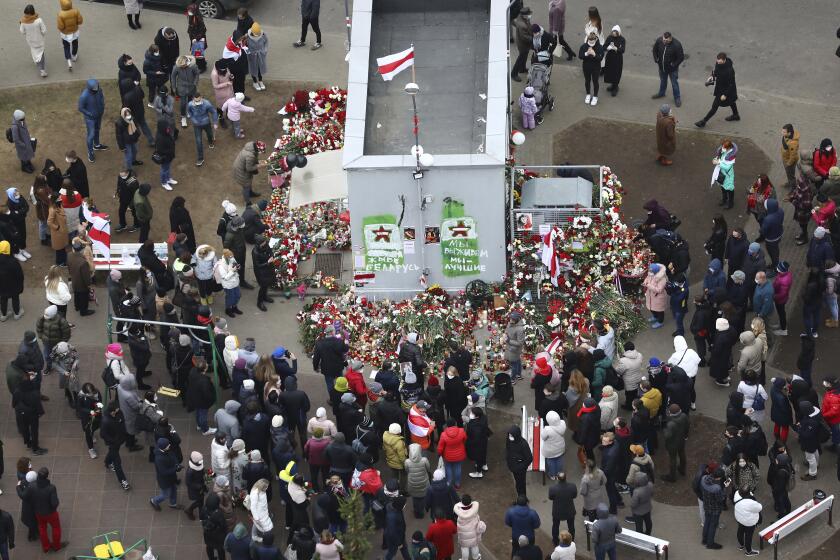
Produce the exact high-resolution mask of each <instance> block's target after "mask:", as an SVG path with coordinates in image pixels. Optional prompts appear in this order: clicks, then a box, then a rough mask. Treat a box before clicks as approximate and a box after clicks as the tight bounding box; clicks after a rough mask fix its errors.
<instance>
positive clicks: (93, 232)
mask: <svg viewBox="0 0 840 560" xmlns="http://www.w3.org/2000/svg"><path fill="white" fill-rule="evenodd" d="M82 213H83V214H84V216H85V221H86V222H88V223H89V224H90V225H91V228H90V230H88V236H89V237H90V240H91V241H93V249H94V252H97V251H98V252H99V253H102V255H103V256H104V257H105V258H106V259H108V258H110V257H111V219H110V217H109V216H108V214H101V213H99V212H93V211H91V209H90V208H88V205H87V202H85V203H83V204H82Z"/></svg>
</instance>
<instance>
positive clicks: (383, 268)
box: [343, 0, 509, 299]
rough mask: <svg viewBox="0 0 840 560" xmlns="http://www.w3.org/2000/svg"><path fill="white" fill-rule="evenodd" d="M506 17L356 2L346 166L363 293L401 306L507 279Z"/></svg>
mask: <svg viewBox="0 0 840 560" xmlns="http://www.w3.org/2000/svg"><path fill="white" fill-rule="evenodd" d="M506 10H507V1H506V0H429V1H426V2H422V3H413V2H408V3H407V2H400V1H397V0H357V1H356V2H354V6H353V31H352V47H351V50H350V58H349V65H350V67H349V77H348V84H349V85H348V104H347V121H346V130H345V145H344V157H343V166H344V169H345V170H346V171H347V185H348V194H349V208H350V216H351V234H352V238H353V242H352V250H353V269H354V279H355V283H356V287H357V290H358V291H359V292H361V293H365V294H369V295H372V296H374V297H390V298H396V299H402V298H405V297H409V296H411V295H412V294H413V293H415V292H417V291H420V290H422V289H423V288H424V286H429V285H432V284H440V285H441V286H442V287H443V288H444V289H446V290H460V289H463V288H464V286H465V285H466V284H467V283H468V282H469V281H471V280H474V279H482V280H485V281H497V280H499V279H501V278H502V276H504V274H505V272H506V259H505V245H506V232H505V223H506V220H507V214H506V185H505V158H506V156H507V150H508V140H507V139H508V134H509V132H508V123H507V114H508V113H507V111H508V107H507V100H508V91H507V52H506V47H507V11H506ZM382 59H385V60H384V61H383V60H382ZM406 86H407V87H406ZM415 145H419V146H421V147H422V153H418V152H419V150H415V149H414V146H415Z"/></svg>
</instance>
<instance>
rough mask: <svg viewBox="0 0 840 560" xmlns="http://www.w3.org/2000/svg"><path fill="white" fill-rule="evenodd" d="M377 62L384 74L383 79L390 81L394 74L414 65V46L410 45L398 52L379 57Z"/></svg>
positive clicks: (380, 71)
mask: <svg viewBox="0 0 840 560" xmlns="http://www.w3.org/2000/svg"><path fill="white" fill-rule="evenodd" d="M376 64H377V65H378V66H379V73H380V74H382V79H383V80H385V81H386V82H390V81H391V80H392V79H393V78H394V76H396V75H397V74H399V73H400V72H402V71H403V70H405V69H406V68H408V67H409V66H414V47H409V48H407V49H406V50H404V51H402V52H398V53H396V54H389V55H388V56H383V57H382V58H377V59H376Z"/></svg>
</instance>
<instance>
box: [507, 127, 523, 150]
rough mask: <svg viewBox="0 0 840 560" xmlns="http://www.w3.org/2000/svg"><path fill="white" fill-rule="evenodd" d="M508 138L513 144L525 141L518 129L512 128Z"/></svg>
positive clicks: (520, 143) (519, 144)
mask: <svg viewBox="0 0 840 560" xmlns="http://www.w3.org/2000/svg"><path fill="white" fill-rule="evenodd" d="M510 139H511V141H512V142H513V143H514V145H516V146H521V145H522V144H524V143H525V134H524V133H522V132H520V131H518V130H514V131H513V133H512V134H511V135H510Z"/></svg>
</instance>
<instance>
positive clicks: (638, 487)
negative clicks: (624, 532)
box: [627, 471, 653, 535]
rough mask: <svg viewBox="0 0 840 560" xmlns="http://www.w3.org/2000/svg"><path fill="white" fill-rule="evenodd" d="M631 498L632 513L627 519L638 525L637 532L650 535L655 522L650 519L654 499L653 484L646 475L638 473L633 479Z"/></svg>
mask: <svg viewBox="0 0 840 560" xmlns="http://www.w3.org/2000/svg"><path fill="white" fill-rule="evenodd" d="M631 496H632V497H631V498H630V513H632V515H631V516H629V517H628V518H627V519H628V520H630V519H632V520H633V522H634V523H635V524H636V532H637V533H644V534H646V535H650V533H651V531H652V530H653V521H651V519H650V510H651V499H652V498H653V483H652V482H651V481H650V479H649V478H648V475H647V474H646V473H643V472H641V471H639V472H637V473H636V476H635V478H634V479H633V492H632V495H631Z"/></svg>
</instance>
